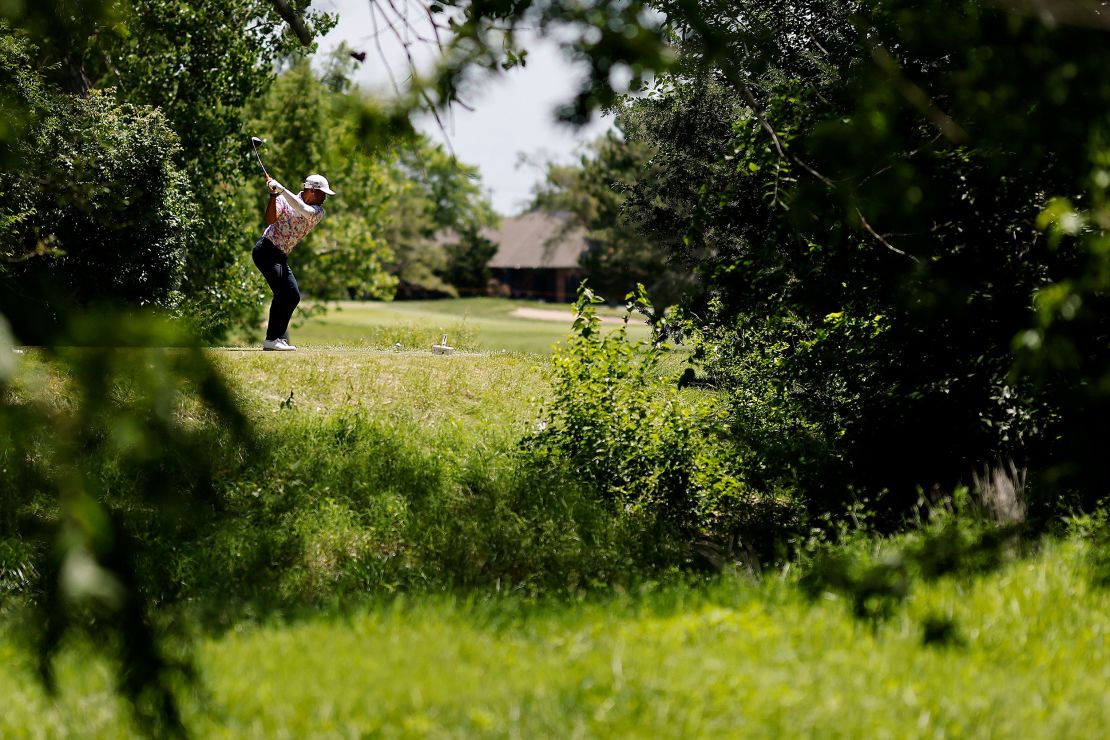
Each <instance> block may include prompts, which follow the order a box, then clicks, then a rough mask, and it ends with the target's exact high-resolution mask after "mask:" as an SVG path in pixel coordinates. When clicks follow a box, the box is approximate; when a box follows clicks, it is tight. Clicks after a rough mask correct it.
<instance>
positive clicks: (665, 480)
mask: <svg viewBox="0 0 1110 740" xmlns="http://www.w3.org/2000/svg"><path fill="white" fill-rule="evenodd" d="M629 299H630V301H631V302H630V304H629V306H630V310H631V308H632V307H633V306H640V307H642V308H643V309H644V310H645V311H650V309H651V306H650V303H648V301H647V297H646V295H644V291H643V286H640V288H639V292H638V294H636V295H634V294H630V295H629ZM633 299H634V300H633ZM601 302H602V299H601V298H599V297H598V296H596V295H595V294H594V293H593V292H592V291H591V290H590V289H589V288H587V287H585V286H583V287H582V288H580V290H579V295H578V300H577V303H576V304H575V307H576V310H577V314H578V316H577V318H576V320H575V322H574V332H575V334H574V335H573V336H572V337H571V339H570V340H569V341H568V343H567V344H566V345H565V346H563V347H561V348H559V349H558V350H557V351H556V354H555V359H554V368H555V373H554V375H555V377H554V390H553V394H552V398H551V401H550V402H549V403H548V404H547V405H546V406H545V408H544V411H543V419H542V420H541V422H540V424H539V429H538V431H537V432H535V433H534V434H533V435H531V436H530V437H529V438H528V439H527V440H525V446H526V447H527V448H528V449H530V450H532V451H533V452H534V453H535V454H536V455H537V459H539V460H540V461H546V462H547V463H548V464H551V465H555V466H565V467H566V468H567V469H568V470H569V471H571V472H572V473H573V475H574V476H576V477H577V478H578V479H579V480H581V481H582V482H583V483H584V484H585V485H587V486H590V487H591V488H592V489H593V490H594V491H596V492H597V494H598V495H599V496H600V497H602V498H603V499H605V500H607V501H608V502H609V503H610V504H611V505H612V508H613V510H614V511H615V512H619V514H620V515H622V516H630V517H633V518H635V519H638V520H640V521H641V522H642V524H643V525H644V526H645V528H646V529H647V530H648V531H651V532H653V533H655V534H656V535H657V536H659V535H661V534H662V533H663V532H664V531H665V530H670V531H672V532H676V533H681V534H682V536H683V537H684V538H685V539H687V540H691V539H693V538H696V537H700V536H706V535H708V536H710V537H712V538H715V539H721V538H724V539H727V540H728V541H729V546H728V552H727V553H726V554H729V555H731V554H732V551H733V550H734V549H735V547H736V545H737V544H738V540H739V539H740V538H744V539H745V540H750V539H751V538H752V537H753V535H755V532H756V531H757V530H764V533H765V532H766V531H767V528H766V527H765V526H764V525H766V524H767V518H768V517H771V518H772V519H774V520H776V524H778V525H781V524H783V523H784V521H785V520H788V519H789V518H790V516H791V515H790V508H791V507H790V506H789V504H787V503H786V502H785V501H780V500H776V499H775V498H773V497H768V496H760V495H757V494H756V493H755V492H754V491H752V490H751V489H750V488H749V487H748V486H746V485H745V483H744V482H743V481H742V480H741V478H740V477H739V475H738V474H737V471H738V470H739V466H738V461H737V459H736V455H735V451H734V448H733V447H732V446H731V445H729V444H728V442H727V441H726V440H725V439H724V438H723V437H721V436H720V435H719V434H718V432H717V429H716V422H717V421H718V418H717V416H716V414H715V413H714V412H713V410H712V407H711V405H710V404H709V403H708V402H707V400H708V399H706V398H705V397H697V396H694V395H689V394H688V395H681V394H680V392H679V391H678V389H677V383H676V382H675V381H676V378H674V377H668V376H666V375H665V374H664V373H663V372H662V370H661V362H662V360H663V358H664V356H665V352H666V350H665V349H664V348H663V346H662V344H660V343H656V342H630V341H629V339H628V336H627V332H626V326H627V321H628V315H626V317H625V326H622V327H620V328H619V329H617V330H616V331H612V332H607V333H605V334H602V332H601V331H600V320H599V319H598V317H597V314H596V311H595V309H594V306H595V305H596V304H598V303H601ZM774 528H775V527H772V529H774ZM773 536H774V535H772V538H773Z"/></svg>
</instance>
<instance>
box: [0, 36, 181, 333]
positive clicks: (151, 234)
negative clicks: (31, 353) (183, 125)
mask: <svg viewBox="0 0 1110 740" xmlns="http://www.w3.org/2000/svg"><path fill="white" fill-rule="evenodd" d="M0 48H2V50H3V54H2V56H3V59H2V60H0V66H2V69H0V76H2V77H3V78H4V79H5V80H6V81H13V82H15V83H16V84H13V85H11V87H8V93H9V95H11V96H12V97H13V98H15V100H16V101H18V107H19V108H20V109H22V111H23V112H24V114H25V115H26V120H25V123H26V125H27V126H28V127H29V128H30V129H31V130H33V132H34V135H33V136H26V137H23V139H22V140H21V141H20V142H19V144H18V145H17V146H16V147H15V148H14V149H13V150H12V151H11V152H10V156H11V157H12V160H13V163H12V166H11V167H10V168H9V167H5V169H4V171H3V172H2V173H0V187H2V188H3V190H4V192H5V193H8V194H9V195H8V197H6V198H5V199H4V201H3V204H0V244H2V246H0V287H2V289H0V313H3V314H7V315H8V316H10V317H12V319H13V321H14V323H15V330H16V332H17V334H18V335H19V336H20V337H21V338H22V339H23V340H24V341H25V342H28V343H39V342H41V341H42V340H43V339H44V338H46V337H49V336H50V335H51V333H52V332H53V331H56V329H57V325H58V324H59V322H60V323H64V322H65V315H66V313H67V312H68V311H71V310H76V309H77V308H78V307H85V306H88V305H89V304H90V303H102V304H116V305H126V306H131V307H135V308H138V307H151V308H156V309H160V310H162V311H165V312H173V311H174V310H176V309H177V307H178V304H179V303H180V300H181V295H180V292H179V288H180V285H181V280H182V267H183V264H184V261H185V255H186V253H187V251H188V249H189V248H190V246H191V245H192V244H193V242H194V241H195V239H196V232H197V227H198V219H197V213H196V209H195V208H194V207H193V206H192V204H191V203H190V202H189V199H188V197H187V192H188V183H187V180H186V178H185V175H184V173H182V172H181V171H180V170H179V169H178V167H177V166H176V164H175V162H174V159H175V157H176V156H177V155H178V154H179V152H180V147H179V145H178V141H177V137H176V135H175V134H174V132H173V131H171V130H170V128H169V126H168V124H167V122H166V120H165V118H164V117H163V116H162V115H161V113H160V112H159V111H157V110H154V109H151V108H144V107H137V106H130V105H120V104H118V103H116V102H115V100H114V99H113V96H112V94H111V91H107V92H93V93H91V94H89V95H88V96H86V97H81V96H75V95H70V94H64V93H58V92H56V91H53V90H52V89H51V86H50V85H49V84H48V83H47V82H46V81H45V80H43V79H42V78H41V77H39V76H38V74H37V73H36V72H35V71H34V69H33V67H32V62H31V59H32V57H33V55H34V54H35V48H34V47H33V46H32V45H30V44H29V43H27V42H26V41H25V40H23V39H21V38H20V37H18V36H16V35H13V34H10V33H0ZM5 87H7V86H5Z"/></svg>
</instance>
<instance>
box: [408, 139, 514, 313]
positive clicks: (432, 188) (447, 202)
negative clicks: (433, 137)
mask: <svg viewBox="0 0 1110 740" xmlns="http://www.w3.org/2000/svg"><path fill="white" fill-rule="evenodd" d="M393 166H394V173H395V178H396V179H397V181H398V182H400V183H403V184H402V186H401V187H400V188H399V190H398V192H397V200H396V203H395V208H394V210H393V211H392V218H391V219H390V221H389V223H388V225H387V228H388V235H387V237H386V239H387V241H388V242H389V243H390V244H391V245H392V246H393V253H394V255H395V257H394V260H395V261H394V263H393V265H392V270H393V272H394V274H396V275H397V276H398V277H399V278H400V280H401V283H402V290H404V291H406V292H407V293H408V294H410V295H427V294H440V295H452V294H455V293H456V288H471V289H478V288H484V287H485V283H486V280H487V279H488V277H489V274H488V272H487V271H486V263H488V262H489V260H490V258H491V257H492V256H493V254H494V252H495V251H496V248H495V247H494V246H493V245H492V244H491V243H490V242H489V240H487V239H485V238H484V237H482V235H481V231H482V229H484V228H485V227H487V226H491V225H493V224H495V223H496V220H497V216H496V214H495V213H494V211H493V207H492V206H491V205H490V202H489V199H488V198H487V197H486V195H485V194H484V193H483V192H482V189H481V186H480V185H479V179H478V170H477V168H476V167H473V166H471V165H466V164H463V163H461V162H459V161H458V160H457V159H456V158H455V157H454V155H452V154H449V153H448V152H446V151H445V150H444V149H443V147H442V146H440V145H438V144H433V143H432V142H431V141H430V140H429V139H428V138H427V137H426V136H418V137H416V138H415V139H414V140H413V141H412V142H411V144H410V145H408V146H406V147H403V148H401V149H400V150H399V151H398V152H397V159H396V160H395V162H394V165H393Z"/></svg>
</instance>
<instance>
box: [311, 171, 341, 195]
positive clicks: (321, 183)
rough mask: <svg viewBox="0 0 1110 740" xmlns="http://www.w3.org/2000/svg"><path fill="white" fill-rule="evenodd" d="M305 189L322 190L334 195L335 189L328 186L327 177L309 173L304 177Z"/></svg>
mask: <svg viewBox="0 0 1110 740" xmlns="http://www.w3.org/2000/svg"><path fill="white" fill-rule="evenodd" d="M304 189H305V190H322V191H323V192H325V193H327V194H328V195H335V191H334V190H332V189H331V188H329V187H328V178H326V177H324V176H323V175H309V176H308V177H306V178H305V179H304Z"/></svg>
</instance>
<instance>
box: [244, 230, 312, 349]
mask: <svg viewBox="0 0 1110 740" xmlns="http://www.w3.org/2000/svg"><path fill="white" fill-rule="evenodd" d="M251 257H252V259H254V265H255V267H257V268H258V270H259V272H261V273H262V277H264V278H266V284H267V285H269V286H270V290H271V291H272V292H273V294H274V299H273V301H271V302H270V321H269V323H267V324H266V339H280V338H281V337H284V336H287V335H288V333H289V319H290V318H292V316H293V309H295V308H296V307H297V304H298V303H300V302H301V291H300V288H298V287H297V278H295V277H294V276H293V270H292V269H291V268H290V267H289V258H288V256H287V255H286V254H285V253H284V252H282V251H281V250H280V249H278V248H277V247H275V246H274V243H273V242H272V241H270V240H269V239H267V238H266V237H262V238H261V239H259V240H258V243H257V244H255V245H254V251H253V252H251Z"/></svg>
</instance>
